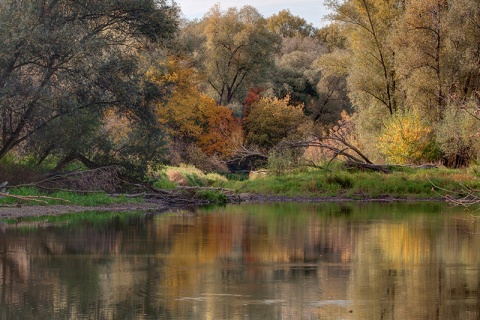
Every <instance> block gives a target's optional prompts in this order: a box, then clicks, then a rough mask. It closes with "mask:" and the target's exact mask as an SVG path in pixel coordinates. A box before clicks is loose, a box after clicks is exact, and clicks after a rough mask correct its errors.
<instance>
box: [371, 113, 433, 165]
mask: <svg viewBox="0 0 480 320" xmlns="http://www.w3.org/2000/svg"><path fill="white" fill-rule="evenodd" d="M378 141H379V149H380V151H381V153H382V154H383V155H384V156H385V159H386V160H387V161H388V162H390V163H396V164H409V163H421V162H424V161H427V162H429V161H431V160H432V159H429V158H430V157H431V154H432V151H433V150H434V147H433V146H432V129H431V128H430V127H429V126H428V125H427V124H426V123H425V122H424V121H422V119H421V118H420V115H419V114H418V113H417V112H409V111H406V112H405V113H403V114H397V115H395V116H393V117H391V118H389V119H388V120H387V121H386V122H385V127H384V129H383V130H382V132H381V133H380V137H379V138H378Z"/></svg>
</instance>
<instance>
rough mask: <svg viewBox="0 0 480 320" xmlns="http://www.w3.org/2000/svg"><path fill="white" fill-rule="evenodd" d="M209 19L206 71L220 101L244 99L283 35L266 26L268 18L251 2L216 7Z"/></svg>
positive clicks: (210, 12)
mask: <svg viewBox="0 0 480 320" xmlns="http://www.w3.org/2000/svg"><path fill="white" fill-rule="evenodd" d="M204 20H205V34H206V47H205V58H204V59H205V60H204V69H203V72H204V73H205V74H206V75H207V83H208V84H209V87H210V88H211V89H212V90H213V94H212V96H214V97H215V101H216V102H217V105H228V104H229V103H231V102H232V101H233V100H234V99H237V100H238V101H242V100H243V95H244V94H245V93H246V90H247V87H248V86H250V85H251V84H257V83H258V82H261V79H262V77H263V76H264V75H265V74H266V73H267V72H268V70H269V69H270V68H271V66H272V63H273V59H272V53H273V52H275V51H276V50H277V47H278V45H279V40H280V39H279V36H278V35H276V34H274V33H272V32H270V31H269V30H268V29H267V28H266V22H265V19H264V18H263V17H262V16H261V15H260V14H259V13H258V11H257V10H256V9H254V8H253V7H251V6H245V7H243V8H241V9H237V8H229V9H228V10H227V11H225V12H222V11H221V10H220V6H218V5H217V6H215V7H213V8H212V9H211V10H210V11H209V13H207V15H206V16H205V17H204Z"/></svg>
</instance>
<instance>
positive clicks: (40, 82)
mask: <svg viewBox="0 0 480 320" xmlns="http://www.w3.org/2000/svg"><path fill="white" fill-rule="evenodd" d="M0 21H1V24H0V39H1V40H2V48H1V49H0V114H1V123H0V127H1V137H0V158H2V157H4V156H5V155H6V154H7V153H8V152H9V151H10V150H12V149H13V148H15V147H16V146H18V145H19V144H20V143H22V142H24V141H27V140H28V139H30V138H31V137H32V136H33V135H35V134H36V133H39V132H40V131H41V130H44V129H46V128H47V127H48V126H50V125H52V127H51V128H53V125H54V123H55V122H57V121H61V119H63V118H65V117H69V116H74V115H75V114H77V113H78V112H79V110H95V111H94V112H97V114H100V113H99V112H98V110H100V109H102V108H104V107H106V106H108V107H111V106H116V107H117V108H118V110H119V111H122V112H127V110H130V111H129V112H131V113H135V114H136V115H137V117H138V118H141V117H143V115H142V114H143V113H145V111H146V109H145V104H144V102H145V101H146V100H148V99H144V98H145V97H144V96H142V93H143V92H142V91H141V90H140V89H141V88H142V87H143V84H142V83H141V79H142V77H141V76H140V74H139V70H138V68H137V67H138V65H139V58H138V52H139V50H141V49H143V48H146V46H147V45H148V43H152V42H157V43H161V42H163V41H167V40H169V39H171V38H172V37H173V36H174V33H175V30H176V27H177V8H176V7H175V6H174V5H169V4H167V2H166V1H153V0H140V1H131V0H120V1H113V0H111V1H110V0H106V1H89V3H88V5H86V4H84V3H83V2H78V1H67V0H60V1H56V0H55V1H14V2H6V1H4V2H2V3H1V4H0ZM147 113H148V112H147ZM50 132H51V133H52V131H51V130H50ZM52 134H53V133H52ZM58 134H61V131H60V132H58Z"/></svg>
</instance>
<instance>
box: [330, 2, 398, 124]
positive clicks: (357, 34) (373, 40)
mask: <svg viewBox="0 0 480 320" xmlns="http://www.w3.org/2000/svg"><path fill="white" fill-rule="evenodd" d="M327 4H328V5H329V7H330V8H331V9H332V10H333V11H334V13H333V15H332V16H331V18H332V19H333V20H335V21H339V22H342V23H344V24H345V25H347V29H346V32H347V33H348V43H349V49H350V50H351V52H352V56H351V64H350V69H349V78H348V82H349V88H350V98H351V100H352V102H353V104H354V105H355V106H357V107H358V108H359V109H362V108H363V109H364V108H375V109H377V112H378V114H379V115H381V114H389V115H393V114H394V113H395V112H396V111H397V110H398V106H399V101H398V96H397V95H398V92H397V75H396V73H395V68H394V61H395V59H394V57H395V52H394V51H393V50H392V48H391V47H390V44H389V41H388V37H389V33H390V30H391V28H392V25H393V22H394V21H395V18H396V17H397V15H398V14H399V11H401V6H399V5H398V1H395V0H388V1H380V0H347V1H345V2H340V1H338V0H330V1H328V2H327Z"/></svg>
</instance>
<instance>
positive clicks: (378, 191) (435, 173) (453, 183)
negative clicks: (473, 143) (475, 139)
mask: <svg viewBox="0 0 480 320" xmlns="http://www.w3.org/2000/svg"><path fill="white" fill-rule="evenodd" d="M432 183H433V184H434V185H436V186H439V187H441V188H443V189H447V190H452V191H454V190H459V189H461V188H462V185H466V186H469V187H470V188H474V189H475V188H476V189H480V180H479V178H478V177H477V175H475V174H472V170H468V169H456V170H453V169H444V168H439V169H429V170H422V169H412V168H398V169H397V168H395V169H394V171H393V172H392V173H390V174H384V173H380V172H362V171H359V170H357V171H347V170H338V169H337V170H335V171H325V170H306V171H303V172H298V173H287V174H283V175H267V176H266V177H261V178H257V179H255V180H248V181H228V182H227V183H225V184H224V187H225V188H231V189H234V190H237V191H240V192H251V193H258V194H268V195H284V196H307V197H332V196H341V197H347V198H353V199H363V198H378V197H380V198H384V197H393V198H408V199H427V198H440V196H439V195H438V194H437V193H436V192H434V191H433V190H432V189H435V188H434V185H433V184H432Z"/></svg>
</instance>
